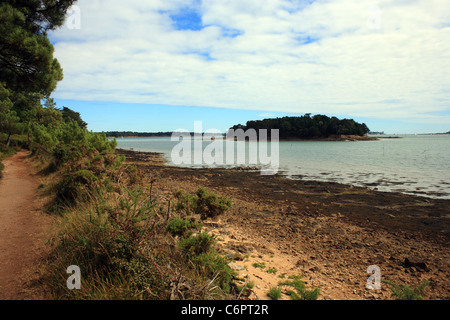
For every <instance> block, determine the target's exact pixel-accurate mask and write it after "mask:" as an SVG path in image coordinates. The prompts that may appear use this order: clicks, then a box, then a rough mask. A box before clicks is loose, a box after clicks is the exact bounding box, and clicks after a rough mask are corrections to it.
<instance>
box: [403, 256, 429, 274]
mask: <svg viewBox="0 0 450 320" xmlns="http://www.w3.org/2000/svg"><path fill="white" fill-rule="evenodd" d="M403 265H404V266H405V268H415V269H416V270H417V271H421V270H423V271H429V269H428V267H427V265H426V264H425V262H412V261H411V260H409V259H408V258H405V262H404V263H403Z"/></svg>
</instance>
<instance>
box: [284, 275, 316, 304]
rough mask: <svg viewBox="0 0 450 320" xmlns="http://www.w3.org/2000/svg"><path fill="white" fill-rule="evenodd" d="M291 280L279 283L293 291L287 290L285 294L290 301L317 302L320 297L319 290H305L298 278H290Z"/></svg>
mask: <svg viewBox="0 0 450 320" xmlns="http://www.w3.org/2000/svg"><path fill="white" fill-rule="evenodd" d="M289 278H290V279H291V280H285V281H282V282H280V283H279V285H281V286H289V287H292V288H294V289H295V291H294V290H288V291H287V294H288V295H289V296H290V297H291V299H292V300H317V298H318V297H319V295H320V290H319V288H315V289H313V290H307V289H306V286H305V283H304V282H303V281H302V280H301V279H300V276H290V277H289Z"/></svg>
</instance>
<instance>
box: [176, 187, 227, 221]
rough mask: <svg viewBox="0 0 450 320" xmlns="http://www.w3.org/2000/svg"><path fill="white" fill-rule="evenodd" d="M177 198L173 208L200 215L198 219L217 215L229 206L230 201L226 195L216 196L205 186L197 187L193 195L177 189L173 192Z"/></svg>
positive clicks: (188, 213)
mask: <svg viewBox="0 0 450 320" xmlns="http://www.w3.org/2000/svg"><path fill="white" fill-rule="evenodd" d="M174 195H175V198H176V199H177V200H178V201H177V203H176V205H175V208H176V210H177V211H181V212H183V213H186V214H187V215H190V214H192V213H194V214H198V215H200V219H202V220H205V219H207V218H214V217H217V216H219V215H221V214H223V213H225V212H226V211H228V210H229V209H230V208H231V204H232V201H231V199H229V198H226V197H218V196H217V195H216V194H215V193H212V192H211V193H210V192H208V191H207V190H206V189H205V188H199V189H198V190H197V192H196V193H195V195H192V194H189V193H185V192H184V190H182V189H179V190H177V191H175V193H174Z"/></svg>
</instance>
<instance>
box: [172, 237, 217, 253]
mask: <svg viewBox="0 0 450 320" xmlns="http://www.w3.org/2000/svg"><path fill="white" fill-rule="evenodd" d="M214 240H215V239H214V236H210V235H209V234H207V233H205V232H202V233H199V234H198V235H195V236H190V237H188V238H183V239H181V240H180V242H179V244H178V245H179V247H180V249H181V251H182V252H183V253H184V254H185V255H186V256H190V257H194V256H198V255H200V254H202V253H207V252H208V251H209V249H210V248H211V246H212V244H213V243H214Z"/></svg>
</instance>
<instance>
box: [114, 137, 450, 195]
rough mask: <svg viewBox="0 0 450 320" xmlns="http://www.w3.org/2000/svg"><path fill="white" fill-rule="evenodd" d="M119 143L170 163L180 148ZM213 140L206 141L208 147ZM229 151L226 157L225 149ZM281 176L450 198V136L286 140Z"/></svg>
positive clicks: (140, 141) (155, 141)
mask: <svg viewBox="0 0 450 320" xmlns="http://www.w3.org/2000/svg"><path fill="white" fill-rule="evenodd" d="M117 142H118V148H123V149H131V148H133V149H134V150H136V151H151V152H160V153H163V155H164V157H165V158H166V160H167V161H168V163H171V151H172V149H173V147H174V146H175V145H177V144H178V142H176V141H171V140H170V137H158V138H122V139H117ZM211 142H212V141H203V143H202V145H203V149H204V148H205V147H206V146H208V145H210V144H211ZM216 143H217V142H216ZM248 145H249V143H246V149H245V150H246V151H245V152H246V155H245V156H246V159H247V160H246V161H248V159H249V154H248V153H249V148H248ZM223 150H224V153H225V156H226V147H225V145H224V148H223ZM236 150H237V149H235V151H236ZM269 152H270V148H269ZM224 162H225V161H224ZM247 164H248V165H250V166H253V164H251V163H248V162H247ZM184 166H194V165H190V164H185V165H184ZM196 166H197V167H199V166H207V167H217V166H218V165H216V164H213V165H206V164H205V163H203V164H202V165H196ZM220 166H222V167H227V166H228V167H229V166H232V165H229V164H228V165H227V164H224V165H220ZM279 172H280V173H281V174H283V175H286V176H287V177H289V178H292V179H305V180H320V181H333V182H339V183H346V184H352V185H355V186H366V187H369V188H373V189H375V188H376V189H377V190H380V191H398V192H403V193H408V194H416V195H423V196H429V197H434V198H446V199H450V135H417V136H415V135H404V136H401V138H400V139H381V140H378V141H358V142H335V141H292V142H291V141H282V142H279Z"/></svg>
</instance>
